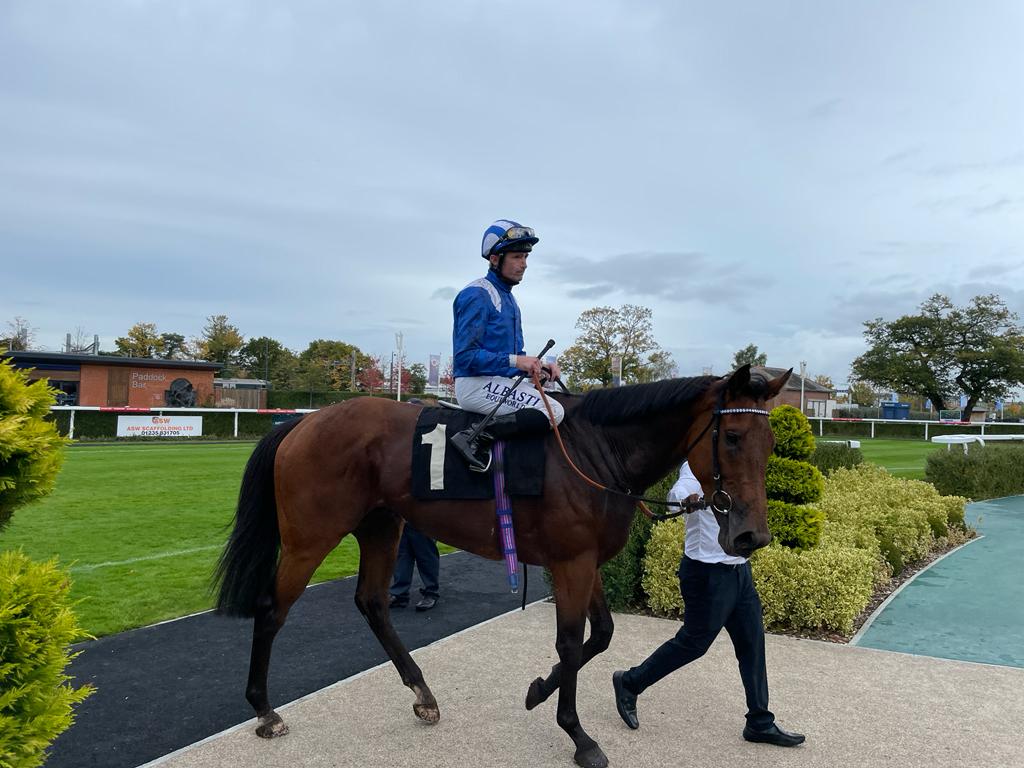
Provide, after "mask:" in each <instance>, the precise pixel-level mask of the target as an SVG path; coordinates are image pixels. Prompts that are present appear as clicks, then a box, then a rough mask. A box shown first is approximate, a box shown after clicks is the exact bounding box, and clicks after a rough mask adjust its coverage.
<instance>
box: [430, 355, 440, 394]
mask: <svg viewBox="0 0 1024 768" xmlns="http://www.w3.org/2000/svg"><path fill="white" fill-rule="evenodd" d="M440 383H441V356H440V355H431V356H430V367H429V368H428V369H427V386H428V387H434V388H435V389H436V388H437V386H438V385H439V384H440Z"/></svg>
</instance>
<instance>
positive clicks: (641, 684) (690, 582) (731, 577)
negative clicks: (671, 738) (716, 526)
mask: <svg viewBox="0 0 1024 768" xmlns="http://www.w3.org/2000/svg"><path fill="white" fill-rule="evenodd" d="M679 591H680V592H681V593H682V596H683V602H684V609H683V626H682V627H680V629H679V631H678V632H677V633H676V635H675V637H673V638H672V639H671V640H669V641H667V642H666V643H664V644H663V645H662V646H661V647H660V648H658V649H657V650H655V651H654V653H652V654H651V655H650V656H648V657H647V659H646V660H645V661H644V662H643V663H642V664H640V666H638V667H633V668H632V669H630V670H629V671H628V672H626V674H625V675H624V677H623V683H624V685H625V686H626V688H627V689H628V690H630V691H632V692H633V693H637V694H639V693H643V691H644V690H645V689H646V688H648V687H649V686H651V685H654V684H655V683H656V682H658V681H659V680H661V679H662V678H663V677H665V676H666V675H668V674H671V673H672V672H675V671H676V670H677V669H679V668H680V667H682V666H685V665H686V664H689V663H690V662H691V661H694V660H695V659H699V658H700V657H701V656H703V655H704V654H705V653H707V650H708V648H710V647H711V644H712V643H713V642H714V641H715V638H716V637H718V633H719V632H721V631H722V628H723V627H724V628H725V631H726V632H728V633H729V637H730V638H731V639H732V644H733V648H734V649H735V651H736V660H737V661H738V662H739V667H740V678H741V679H742V680H743V689H744V691H746V695H747V724H748V725H750V726H751V727H752V728H756V729H759V730H761V729H764V728H767V727H769V726H770V725H771V724H772V723H774V722H775V715H773V714H772V713H771V712H770V711H769V710H768V672H767V669H766V667H765V657H764V624H763V623H762V608H761V598H760V597H758V595H757V590H756V589H755V588H754V579H753V576H752V575H751V571H750V563H744V564H742V565H724V564H721V563H703V562H701V561H699V560H691V559H690V558H688V557H686V556H683V559H682V561H681V562H680V563H679Z"/></svg>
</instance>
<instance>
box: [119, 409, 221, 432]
mask: <svg viewBox="0 0 1024 768" xmlns="http://www.w3.org/2000/svg"><path fill="white" fill-rule="evenodd" d="M202 434H203V417H202V416H178V415H177V414H168V415H165V416H118V417H117V436H118V437H199V436H200V435H202Z"/></svg>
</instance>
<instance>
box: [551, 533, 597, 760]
mask: <svg viewBox="0 0 1024 768" xmlns="http://www.w3.org/2000/svg"><path fill="white" fill-rule="evenodd" d="M596 574H597V558H596V553H590V556H589V557H588V556H584V557H580V558H577V559H576V560H573V561H570V562H567V563H556V564H552V566H551V575H552V579H553V581H554V591H555V610H556V615H557V621H558V628H557V631H556V635H555V650H556V651H557V652H558V659H559V664H560V666H561V670H560V678H561V680H560V686H559V692H558V714H557V717H556V719H557V721H558V725H559V726H561V728H562V730H564V731H565V732H566V733H567V734H569V738H570V739H572V741H573V744H575V745H576V753H575V754H574V755H573V758H574V759H575V760H576V763H577V764H578V765H580V766H582V767H583V768H605V766H607V765H608V758H607V757H605V754H604V752H602V751H601V748H600V747H599V746H598V745H597V742H596V741H594V740H593V739H592V738H590V736H588V735H587V732H586V731H584V730H583V726H582V725H580V718H579V715H578V714H577V712H576V678H577V675H578V674H579V669H580V665H581V662H582V660H583V628H584V624H585V622H586V612H587V605H588V603H589V602H590V597H591V594H592V593H593V589H594V583H595V577H596Z"/></svg>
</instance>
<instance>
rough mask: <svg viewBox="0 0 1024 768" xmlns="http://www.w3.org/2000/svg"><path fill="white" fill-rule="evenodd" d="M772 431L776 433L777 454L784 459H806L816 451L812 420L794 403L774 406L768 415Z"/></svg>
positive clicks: (775, 451)
mask: <svg viewBox="0 0 1024 768" xmlns="http://www.w3.org/2000/svg"><path fill="white" fill-rule="evenodd" d="M768 422H769V423H770V424H771V427H772V432H773V433H774V434H775V450H774V453H775V455H776V456H781V457H782V458H784V459H796V460H797V461H806V460H807V459H809V458H810V456H811V454H812V453H814V433H813V432H812V431H811V422H809V421H808V420H807V417H806V416H804V415H803V414H802V413H800V410H799V409H798V408H794V407H793V406H792V405H780V406H779V407H778V408H773V409H772V412H771V414H769V416H768Z"/></svg>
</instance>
